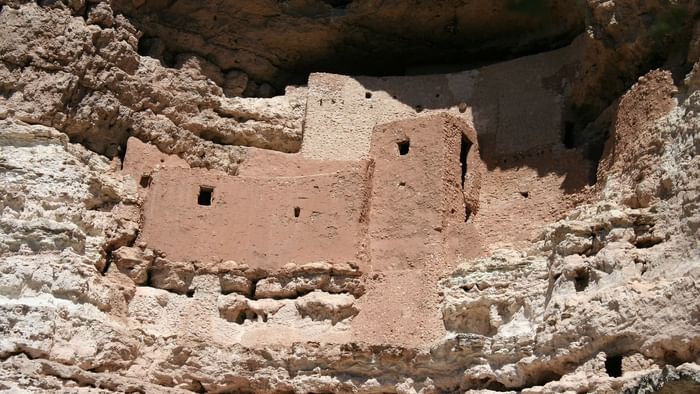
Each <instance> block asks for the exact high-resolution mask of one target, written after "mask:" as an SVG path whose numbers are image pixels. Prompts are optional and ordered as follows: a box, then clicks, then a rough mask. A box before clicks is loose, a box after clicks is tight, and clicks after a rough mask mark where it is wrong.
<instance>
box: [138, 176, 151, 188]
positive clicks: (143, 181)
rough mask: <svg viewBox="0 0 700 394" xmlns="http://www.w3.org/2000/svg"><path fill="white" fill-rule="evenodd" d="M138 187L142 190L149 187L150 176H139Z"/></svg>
mask: <svg viewBox="0 0 700 394" xmlns="http://www.w3.org/2000/svg"><path fill="white" fill-rule="evenodd" d="M139 185H140V186H141V187H142V188H144V189H145V188H147V187H149V186H151V176H150V175H141V180H140V181H139Z"/></svg>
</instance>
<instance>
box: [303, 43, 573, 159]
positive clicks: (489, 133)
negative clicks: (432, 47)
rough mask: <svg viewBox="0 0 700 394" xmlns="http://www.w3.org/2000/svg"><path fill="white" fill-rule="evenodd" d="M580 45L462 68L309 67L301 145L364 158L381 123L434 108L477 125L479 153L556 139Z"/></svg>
mask: <svg viewBox="0 0 700 394" xmlns="http://www.w3.org/2000/svg"><path fill="white" fill-rule="evenodd" d="M581 53H582V51H581V45H580V42H579V40H577V41H575V42H574V43H573V44H572V45H570V46H567V47H565V48H562V49H558V50H555V51H551V52H546V53H542V54H538V55H533V56H528V57H523V58H519V59H516V60H512V61H508V62H503V63H498V64H495V65H490V66H487V67H482V68H480V69H476V70H470V71H465V72H460V73H452V74H440V75H416V76H396V77H349V76H342V75H334V74H322V73H317V74H311V76H310V78H309V96H308V101H307V113H306V121H305V125H304V140H303V143H302V148H301V153H302V154H303V155H304V156H305V157H307V158H313V159H326V160H358V159H360V158H365V157H367V156H368V154H369V150H370V142H371V139H372V137H371V136H372V130H373V129H374V127H375V126H376V125H379V124H383V123H388V122H392V121H396V120H401V119H406V118H413V117H417V116H421V115H426V114H428V113H431V112H436V111H440V112H444V111H447V112H449V113H451V114H453V115H455V116H459V117H461V118H462V119H464V120H465V121H466V122H467V123H468V124H470V125H472V126H473V127H474V129H475V130H476V132H477V134H478V136H479V141H480V143H481V147H482V154H489V155H492V156H498V155H510V154H514V153H516V152H519V151H527V150H530V149H533V148H535V147H538V146H541V145H552V144H558V143H560V138H561V130H562V106H563V103H562V95H561V92H562V91H563V90H564V89H565V88H566V81H567V79H569V78H571V77H572V76H571V75H568V73H569V70H571V69H573V67H571V66H572V65H574V64H576V63H577V62H579V59H580V58H581ZM460 107H461V108H460Z"/></svg>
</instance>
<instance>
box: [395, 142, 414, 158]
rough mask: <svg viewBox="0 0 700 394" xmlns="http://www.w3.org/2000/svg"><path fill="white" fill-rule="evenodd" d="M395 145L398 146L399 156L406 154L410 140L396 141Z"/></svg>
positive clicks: (409, 146)
mask: <svg viewBox="0 0 700 394" xmlns="http://www.w3.org/2000/svg"><path fill="white" fill-rule="evenodd" d="M397 145H398V146H399V154H400V155H401V156H404V155H407V154H408V150H409V149H410V148H411V140H406V141H401V142H398V143H397Z"/></svg>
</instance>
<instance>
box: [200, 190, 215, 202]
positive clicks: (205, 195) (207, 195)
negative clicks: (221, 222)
mask: <svg viewBox="0 0 700 394" xmlns="http://www.w3.org/2000/svg"><path fill="white" fill-rule="evenodd" d="M213 193H214V188H213V187H210V186H200V187H199V196H197V204H199V205H211V195H212V194H213Z"/></svg>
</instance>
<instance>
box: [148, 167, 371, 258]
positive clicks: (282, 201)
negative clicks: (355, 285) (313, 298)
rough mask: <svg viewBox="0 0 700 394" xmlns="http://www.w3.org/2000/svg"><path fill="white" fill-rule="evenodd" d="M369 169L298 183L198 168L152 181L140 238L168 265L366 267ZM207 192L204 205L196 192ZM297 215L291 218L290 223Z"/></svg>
mask: <svg viewBox="0 0 700 394" xmlns="http://www.w3.org/2000/svg"><path fill="white" fill-rule="evenodd" d="M369 176H370V171H369V170H368V163H367V162H365V161H363V162H358V163H356V164H355V165H353V166H350V167H349V168H347V169H346V170H344V171H341V172H337V173H330V174H318V175H309V176H303V177H285V178H264V177H259V178H258V177H232V176H229V175H226V174H222V173H217V172H214V171H207V170H202V169H181V168H164V169H161V170H160V171H158V172H157V173H155V174H154V176H153V180H152V182H151V185H150V190H149V192H148V196H147V198H146V202H145V206H144V216H145V221H144V226H143V233H142V234H141V239H142V240H143V241H145V242H146V243H147V244H148V245H149V246H150V247H153V248H157V249H160V250H163V251H164V252H165V253H166V254H167V257H168V258H169V259H170V260H199V261H202V262H212V261H216V260H218V259H224V260H235V261H239V262H244V263H246V264H250V265H252V266H256V267H260V268H265V269H276V268H280V267H281V266H283V265H284V264H287V263H290V262H292V263H308V262H313V261H329V262H354V263H357V264H358V265H360V266H362V263H363V262H364V261H365V256H364V249H365V239H364V236H365V234H366V228H365V227H366V220H365V218H364V215H366V212H365V211H364V210H366V209H367V207H366V201H367V193H368V182H369ZM201 186H206V187H211V188H213V192H212V200H211V205H210V206H202V205H199V204H198V193H199V192H200V187H201ZM297 215H298V217H297Z"/></svg>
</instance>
